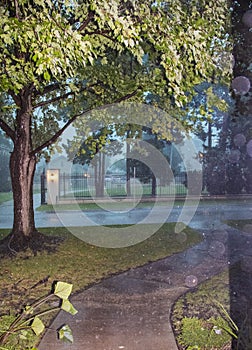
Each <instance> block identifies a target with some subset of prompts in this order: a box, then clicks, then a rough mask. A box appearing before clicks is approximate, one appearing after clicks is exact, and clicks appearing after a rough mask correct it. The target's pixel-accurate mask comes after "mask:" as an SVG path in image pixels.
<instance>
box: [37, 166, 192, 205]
mask: <svg viewBox="0 0 252 350" xmlns="http://www.w3.org/2000/svg"><path fill="white" fill-rule="evenodd" d="M102 185H103V187H102V188H101V182H97V181H95V178H94V177H92V176H85V175H82V174H65V173H63V174H60V176H59V196H58V199H59V200H60V199H66V198H67V199H70V198H77V199H85V198H87V199H88V198H97V197H107V196H109V197H126V196H132V197H150V196H153V195H154V194H155V195H156V196H183V195H186V194H187V188H186V182H185V176H184V175H183V174H181V175H178V176H176V177H175V178H174V179H172V180H166V181H162V180H160V179H155V181H154V180H153V179H151V178H146V176H142V177H137V178H130V180H129V185H128V186H127V180H126V176H119V175H110V176H105V177H104V179H102ZM46 191H47V185H46V176H45V174H41V203H42V204H45V203H46Z"/></svg>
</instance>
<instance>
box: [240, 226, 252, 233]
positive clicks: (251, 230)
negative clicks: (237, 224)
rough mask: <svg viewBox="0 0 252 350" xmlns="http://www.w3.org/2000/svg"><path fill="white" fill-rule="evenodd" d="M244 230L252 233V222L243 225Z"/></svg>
mask: <svg viewBox="0 0 252 350" xmlns="http://www.w3.org/2000/svg"><path fill="white" fill-rule="evenodd" d="M242 231H244V232H246V233H252V224H246V225H244V226H243V228H242Z"/></svg>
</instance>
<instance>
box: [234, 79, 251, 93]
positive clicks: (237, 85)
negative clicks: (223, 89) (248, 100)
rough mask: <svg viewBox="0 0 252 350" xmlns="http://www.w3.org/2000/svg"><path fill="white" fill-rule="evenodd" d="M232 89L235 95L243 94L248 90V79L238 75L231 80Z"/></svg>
mask: <svg viewBox="0 0 252 350" xmlns="http://www.w3.org/2000/svg"><path fill="white" fill-rule="evenodd" d="M232 89H233V90H234V93H235V94H237V95H245V94H246V93H248V92H249V90H250V81H249V79H248V78H246V77H244V76H238V77H236V78H234V79H233V81H232Z"/></svg>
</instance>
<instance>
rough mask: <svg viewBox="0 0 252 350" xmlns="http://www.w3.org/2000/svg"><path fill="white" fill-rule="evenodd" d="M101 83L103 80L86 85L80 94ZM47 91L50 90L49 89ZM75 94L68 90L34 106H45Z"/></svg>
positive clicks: (34, 107)
mask: <svg viewBox="0 0 252 350" xmlns="http://www.w3.org/2000/svg"><path fill="white" fill-rule="evenodd" d="M100 84H101V82H100V81H98V82H97V83H94V84H92V85H89V86H85V87H84V88H82V89H81V90H79V92H78V94H80V93H82V92H83V91H85V90H88V89H90V88H92V87H94V86H98V85H100ZM47 92H50V91H49V89H48V91H47ZM74 94H75V92H73V91H69V92H66V93H65V94H63V95H60V96H58V97H54V98H52V99H50V100H46V101H42V102H39V103H37V104H36V105H35V106H33V109H36V108H39V107H43V106H46V105H48V104H51V103H54V102H57V101H60V100H63V99H66V98H67V97H69V96H71V95H74Z"/></svg>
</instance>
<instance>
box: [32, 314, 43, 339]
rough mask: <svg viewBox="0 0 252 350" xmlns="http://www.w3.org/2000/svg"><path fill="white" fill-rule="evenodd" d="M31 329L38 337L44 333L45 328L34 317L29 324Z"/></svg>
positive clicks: (39, 320) (38, 319)
mask: <svg viewBox="0 0 252 350" xmlns="http://www.w3.org/2000/svg"><path fill="white" fill-rule="evenodd" d="M31 329H32V330H33V332H34V333H35V334H36V335H40V334H41V333H42V332H43V331H44V329H45V326H44V323H43V322H42V321H41V319H40V318H38V317H37V316H36V317H35V318H34V320H33V322H32V324H31Z"/></svg>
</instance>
